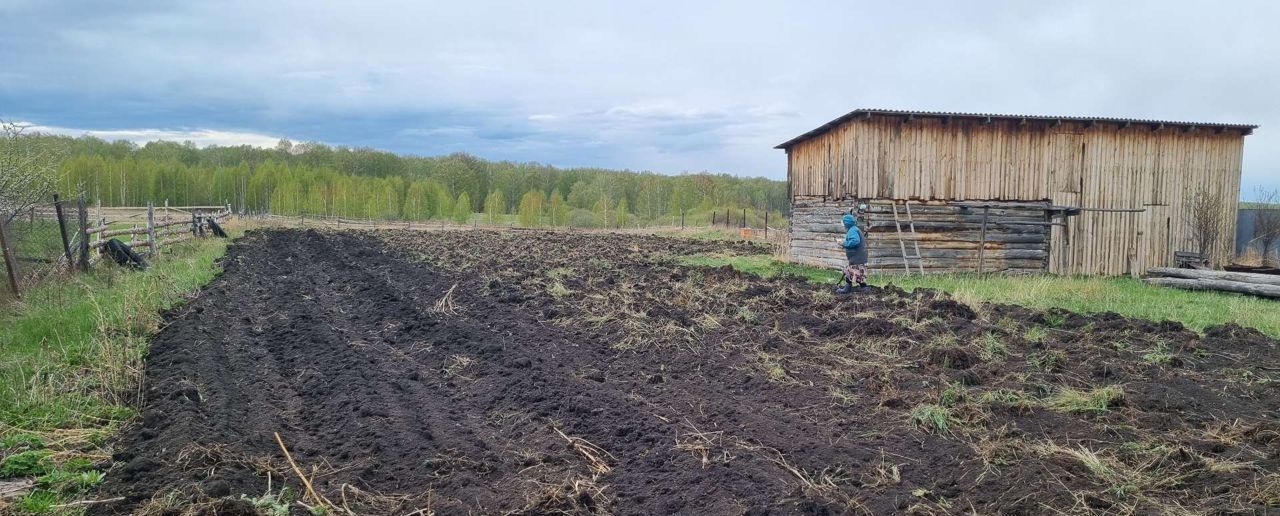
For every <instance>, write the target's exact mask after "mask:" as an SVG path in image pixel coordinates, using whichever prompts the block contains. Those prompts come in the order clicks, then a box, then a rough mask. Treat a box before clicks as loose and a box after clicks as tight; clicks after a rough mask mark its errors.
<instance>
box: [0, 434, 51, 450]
mask: <svg viewBox="0 0 1280 516" xmlns="http://www.w3.org/2000/svg"><path fill="white" fill-rule="evenodd" d="M0 448H4V449H5V450H6V451H7V452H9V453H12V452H14V451H22V450H39V449H42V448H44V439H41V438H40V436H38V435H36V434H31V433H26V432H16V433H13V434H9V435H5V436H4V437H0Z"/></svg>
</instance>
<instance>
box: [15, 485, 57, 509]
mask: <svg viewBox="0 0 1280 516" xmlns="http://www.w3.org/2000/svg"><path fill="white" fill-rule="evenodd" d="M58 502H59V500H58V494H57V493H55V492H53V491H49V490H45V489H36V490H34V491H32V492H30V493H27V495H26V496H24V497H22V499H21V500H18V509H19V510H20V511H22V512H23V513H26V514H45V513H50V512H53V510H54V506H55V505H57V504H58Z"/></svg>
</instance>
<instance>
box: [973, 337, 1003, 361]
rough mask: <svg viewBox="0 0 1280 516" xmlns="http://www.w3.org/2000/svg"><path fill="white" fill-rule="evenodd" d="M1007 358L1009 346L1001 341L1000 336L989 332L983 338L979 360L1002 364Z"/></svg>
mask: <svg viewBox="0 0 1280 516" xmlns="http://www.w3.org/2000/svg"><path fill="white" fill-rule="evenodd" d="M1007 356H1009V346H1008V345H1007V344H1005V342H1004V341H1003V340H1000V337H999V336H998V335H996V334H995V333H992V332H987V334H986V335H984V336H983V337H982V350H981V351H979V352H978V358H981V359H982V360H983V361H985V362H1001V361H1004V359H1005V357H1007Z"/></svg>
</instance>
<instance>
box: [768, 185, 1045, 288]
mask: <svg viewBox="0 0 1280 516" xmlns="http://www.w3.org/2000/svg"><path fill="white" fill-rule="evenodd" d="M867 202H868V209H867V211H866V213H865V216H864V217H863V218H864V220H863V221H862V225H863V228H864V229H865V230H868V231H867V242H868V245H869V246H870V247H869V248H868V249H867V255H868V264H867V266H868V268H870V269H872V270H875V271H878V272H890V273H892V272H905V267H904V260H903V257H902V254H903V252H902V247H903V246H902V245H901V244H900V243H899V238H898V230H897V227H896V226H895V224H894V216H893V209H894V206H893V203H892V201H889V200H871V201H867ZM853 205H854V201H853V200H843V201H831V200H824V199H821V198H809V199H806V198H797V199H796V200H795V202H794V204H793V206H792V218H791V256H792V258H793V259H794V260H796V261H798V262H801V263H808V264H810V265H818V266H824V267H841V266H843V264H844V263H845V258H844V251H843V250H842V249H841V247H840V241H841V240H842V239H843V237H844V227H843V226H841V224H840V217H841V215H843V214H844V213H846V212H848V211H849V208H851V207H853ZM1048 208H1049V203H1047V202H994V201H993V202H968V203H965V202H955V201H953V202H945V201H931V202H920V201H912V202H911V214H912V219H913V220H914V221H915V238H916V239H918V241H919V245H920V260H919V265H918V266H917V264H916V260H911V268H912V271H913V272H914V271H918V270H920V269H921V268H923V269H924V271H925V272H978V271H982V272H1013V273H1040V272H1044V271H1045V270H1046V269H1047V266H1048V256H1049V233H1050V231H1049V229H1050V223H1049V222H1048V219H1047V217H1046V216H1045V213H1046V210H1047V209H1048ZM897 209H898V217H899V219H900V220H901V221H902V222H901V224H902V231H903V235H902V237H903V240H904V241H905V243H906V247H907V253H908V254H910V255H914V254H915V248H914V246H913V245H912V235H911V234H910V229H909V227H908V224H907V222H906V220H907V219H906V217H907V215H906V212H905V207H904V206H903V205H901V204H899V205H898V206H897ZM984 221H985V224H984ZM984 226H985V227H984Z"/></svg>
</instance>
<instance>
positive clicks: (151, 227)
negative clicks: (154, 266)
mask: <svg viewBox="0 0 1280 516" xmlns="http://www.w3.org/2000/svg"><path fill="white" fill-rule="evenodd" d="M156 244H157V242H156V203H154V202H148V203H147V247H150V248H151V256H160V246H159V245H156Z"/></svg>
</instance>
